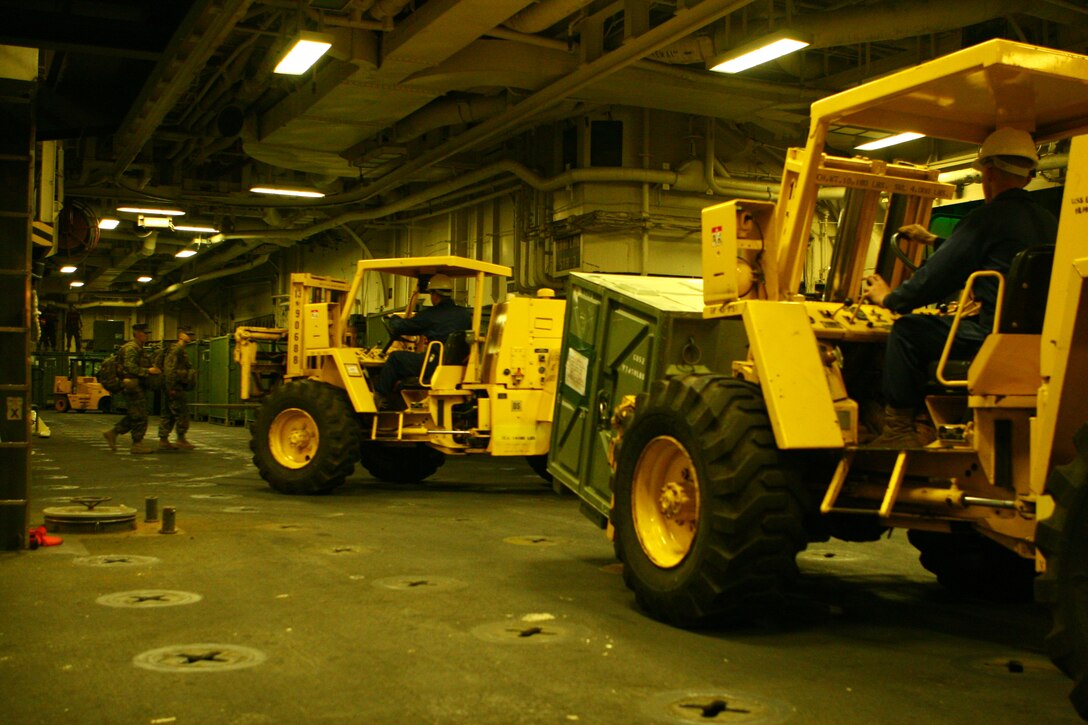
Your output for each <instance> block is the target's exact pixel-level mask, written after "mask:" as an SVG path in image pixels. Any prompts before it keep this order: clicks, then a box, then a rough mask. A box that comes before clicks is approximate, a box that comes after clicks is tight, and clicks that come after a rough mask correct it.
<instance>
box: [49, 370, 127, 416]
mask: <svg viewBox="0 0 1088 725" xmlns="http://www.w3.org/2000/svg"><path fill="white" fill-rule="evenodd" d="M83 364H84V361H82V360H79V361H76V360H72V361H71V366H72V374H71V375H57V376H55V377H54V378H53V408H54V409H55V410H56V411H57V412H58V413H67V412H68V411H70V410H74V411H76V412H78V413H83V412H86V411H88V410H100V411H102V412H103V413H108V412H110V408H111V404H112V403H113V398H112V396H111V395H110V391H108V390H106V388H105V387H104V386H103V385H102V384H101V383H99V382H98V378H97V377H95V376H94V375H78V374H76V369H77V366H78V367H82V366H83Z"/></svg>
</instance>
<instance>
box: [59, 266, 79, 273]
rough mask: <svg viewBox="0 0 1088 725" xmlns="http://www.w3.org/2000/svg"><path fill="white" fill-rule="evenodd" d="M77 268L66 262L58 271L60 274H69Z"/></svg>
mask: <svg viewBox="0 0 1088 725" xmlns="http://www.w3.org/2000/svg"><path fill="white" fill-rule="evenodd" d="M77 269H79V267H73V266H72V265H70V264H66V265H64V266H63V267H61V268H60V273H61V274H71V273H72V272H75V271H76V270H77Z"/></svg>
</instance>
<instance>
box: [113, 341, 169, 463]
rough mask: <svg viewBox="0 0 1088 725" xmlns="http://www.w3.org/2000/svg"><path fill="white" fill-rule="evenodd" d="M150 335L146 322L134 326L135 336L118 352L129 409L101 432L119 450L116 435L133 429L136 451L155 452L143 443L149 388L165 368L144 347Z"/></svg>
mask: <svg viewBox="0 0 1088 725" xmlns="http://www.w3.org/2000/svg"><path fill="white" fill-rule="evenodd" d="M150 334H151V331H150V330H149V329H148V327H147V325H145V324H143V323H137V324H135V325H133V326H132V339H131V340H129V341H128V342H126V343H125V344H124V345H122V346H121V350H120V352H119V354H118V357H119V358H120V359H121V371H122V375H123V377H124V382H123V384H122V386H121V392H122V395H124V397H125V405H126V407H127V409H128V410H127V412H126V414H125V417H124V418H122V419H121V420H120V421H118V423H117V424H116V425H114V426H113V428H111V429H109V430H108V431H106V432H105V433H103V434H102V436H103V437H104V438H105V439H106V442H107V443H109V444H110V450H114V451H115V450H117V436H119V435H124V434H125V433H129V432H131V433H132V452H133V453H152V452H153V449H151V448H148V447H147V446H145V445H144V444H143V440H144V435H145V434H146V433H147V391H148V389H149V388H150V387H151V381H152V380H153V379H154V377H155V376H157V375H159V374H160V373H161V372H162V371H160V370H159V369H158V368H157V367H155V366H154V365H153V364H152V363H151V355H150V353H149V352H148V350H147V348H146V347H145V345H146V344H147V338H148V337H149V336H150Z"/></svg>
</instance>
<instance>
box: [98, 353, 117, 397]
mask: <svg viewBox="0 0 1088 725" xmlns="http://www.w3.org/2000/svg"><path fill="white" fill-rule="evenodd" d="M122 377H123V376H122V375H121V358H119V357H118V356H117V353H116V352H115V353H113V354H111V355H109V356H108V357H107V358H106V359H105V360H103V361H102V364H101V365H99V366H98V382H99V383H101V385H102V387H103V388H105V389H106V390H108V391H110V392H111V393H114V394H116V393H120V392H121V381H122Z"/></svg>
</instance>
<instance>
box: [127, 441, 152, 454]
mask: <svg viewBox="0 0 1088 725" xmlns="http://www.w3.org/2000/svg"><path fill="white" fill-rule="evenodd" d="M154 452H155V451H154V450H153V449H151V448H148V447H147V446H145V445H144V442H143V441H136V442H135V443H133V444H132V453H154Z"/></svg>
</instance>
